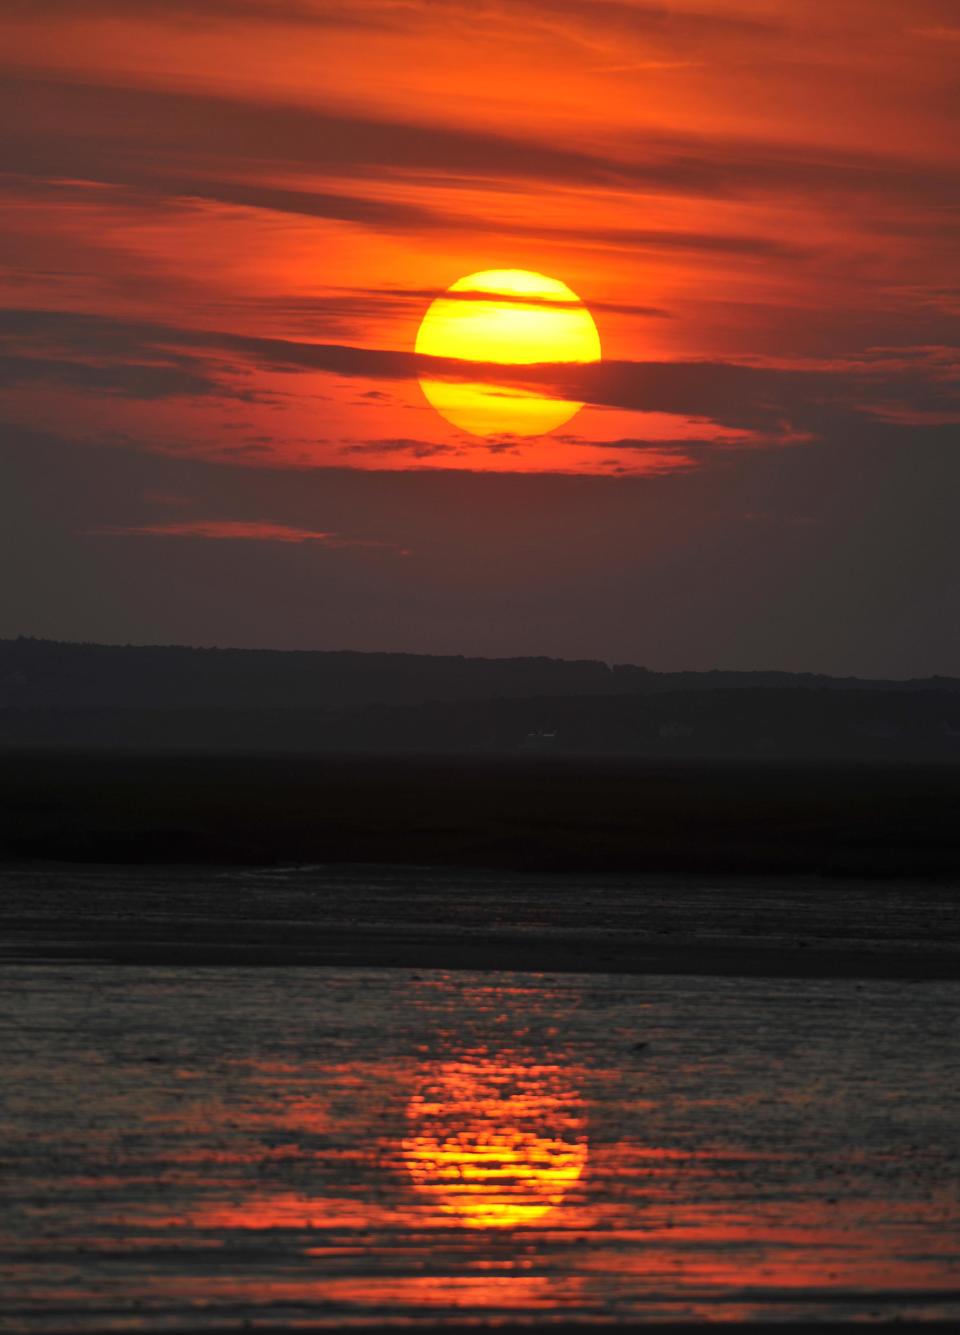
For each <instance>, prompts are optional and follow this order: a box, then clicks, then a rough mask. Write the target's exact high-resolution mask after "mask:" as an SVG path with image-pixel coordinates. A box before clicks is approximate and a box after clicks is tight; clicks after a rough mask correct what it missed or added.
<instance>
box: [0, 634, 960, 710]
mask: <svg viewBox="0 0 960 1335" xmlns="http://www.w3.org/2000/svg"><path fill="white" fill-rule="evenodd" d="M744 687H777V688H783V687H790V688H806V689H820V690H859V691H867V690H884V691H928V690H931V689H933V690H938V691H956V690H960V680H957V679H956V678H944V677H933V678H928V679H925V680H922V681H909V682H897V681H862V680H858V679H857V678H843V679H838V678H832V677H827V676H819V675H815V674H812V673H790V672H727V671H711V672H663V673H661V672H652V671H650V670H649V669H648V668H644V667H636V666H633V665H630V664H618V665H616V666H614V667H610V666H608V665H607V664H606V663H603V662H600V661H598V660H591V659H582V660H567V659H559V658H465V657H462V656H459V655H458V656H450V657H446V656H439V655H438V656H433V655H427V654H387V653H384V654H379V653H357V652H353V651H348V650H343V651H333V652H318V651H281V650H261V649H193V648H185V647H182V646H175V645H174V646H136V645H98V644H67V643H59V642H56V641H50V640H34V639H17V640H0V708H6V709H10V708H16V709H36V708H57V709H91V708H94V709H322V710H328V709H344V708H358V707H362V706H365V705H376V704H381V705H419V704H426V703H427V702H430V701H437V702H441V701H483V700H498V699H503V700H507V699H527V698H534V697H550V696H557V697H577V696H622V695H655V694H662V693H664V692H676V691H693V690H695V691H717V690H723V691H726V690H731V689H737V688H740V689H742V688H744Z"/></svg>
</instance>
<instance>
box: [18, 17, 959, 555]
mask: <svg viewBox="0 0 960 1335" xmlns="http://www.w3.org/2000/svg"><path fill="white" fill-rule="evenodd" d="M958 58H960V15H958V12H957V8H956V4H955V2H954V0H836V2H835V3H831V4H829V5H828V4H819V3H818V4H814V3H810V0H665V2H664V3H653V2H652V0H651V2H650V3H644V2H643V0H637V2H635V3H634V2H632V0H590V3H586V0H551V2H548V0H511V2H510V3H509V4H507V3H505V2H503V3H501V2H500V0H490V3H480V4H475V3H470V4H467V3H457V2H456V0H441V2H440V3H427V0H345V2H344V3H337V2H336V0H327V2H324V0H281V3H270V2H268V0H190V3H186V2H185V0H89V2H88V3H85V4H84V5H83V6H76V5H75V4H72V3H69V0H13V3H8V4H7V5H6V6H4V7H3V10H2V14H0V68H2V72H3V73H2V86H0V88H2V91H0V95H2V119H0V126H2V129H0V141H2V154H0V161H2V163H3V164H4V171H3V174H2V176H0V188H2V190H3V212H2V216H0V232H2V245H0V289H2V290H0V305H2V307H3V309H2V310H0V366H2V368H3V384H4V386H5V388H4V389H3V391H2V394H0V412H2V414H3V420H4V421H5V422H6V423H8V424H9V425H10V427H11V429H13V430H15V431H31V432H40V433H43V434H44V435H46V436H49V437H51V438H56V439H58V440H61V441H66V442H70V441H73V442H77V443H78V445H79V446H96V447H97V448H102V447H104V446H105V445H110V446H120V447H122V448H123V449H125V450H128V451H129V450H132V451H135V452H138V453H144V452H146V453H149V454H151V455H153V456H162V457H164V458H181V459H185V460H189V461H193V462H197V461H201V460H202V461H210V462H212V463H214V464H216V465H217V466H219V467H220V468H221V469H223V470H224V472H225V473H226V472H227V471H232V470H236V469H237V468H238V467H240V466H242V467H245V468H248V469H250V468H252V469H267V470H275V469H277V468H280V469H287V470H294V471H296V472H297V473H303V472H314V471H316V470H321V471H322V470H329V469H337V470H340V469H344V468H346V469H350V470H365V471H370V470H374V471H382V470H391V471H392V470H418V471H422V470H430V469H433V470H451V469H454V470H457V469H469V470H474V471H483V472H499V473H503V472H508V473H510V472H523V473H532V474H536V475H541V474H554V473H566V474H598V475H601V476H608V477H614V478H624V477H625V476H628V475H634V476H639V477H641V478H643V477H647V478H649V477H653V476H665V475H679V476H689V475H691V474H694V473H697V472H700V471H702V470H704V469H705V468H706V469H709V468H711V467H717V468H720V469H723V468H725V467H740V464H739V462H737V461H738V460H739V458H740V456H741V455H743V454H744V453H750V454H756V453H757V452H760V453H769V452H771V451H773V452H782V451H794V450H801V449H804V448H807V447H814V446H818V445H819V446H832V445H834V444H836V443H838V442H841V441H842V442H847V441H851V440H854V441H858V442H860V441H865V440H866V439H867V437H868V436H869V433H870V432H872V431H874V429H876V428H877V425H878V423H879V424H881V425H882V429H883V431H884V433H885V435H884V440H885V441H891V442H894V443H896V441H901V442H902V443H903V445H904V446H906V447H912V443H913V442H914V441H915V440H916V438H917V435H916V433H917V432H920V433H921V434H923V433H927V432H938V431H939V432H941V433H942V432H944V431H948V430H952V429H955V426H956V424H957V423H958V422H960V396H958V394H957V381H958V376H957V357H956V352H955V349H956V346H957V344H958V343H960V338H958V336H957V328H956V325H957V314H958V303H960V295H958V291H960V289H958V278H957V248H958V242H957V238H958V235H960V230H958V227H957V208H958V202H960V189H958V166H960V147H958V145H960V138H958V135H957V133H956V130H957V126H956V103H957V83H956V68H957V60H958ZM490 268H528V269H533V270H537V271H541V272H544V273H547V274H549V275H551V276H554V277H556V278H558V279H560V280H562V281H563V282H565V283H567V284H568V285H569V286H570V287H571V288H573V289H574V291H576V292H577V293H578V294H579V295H580V296H581V297H582V298H583V299H584V301H585V302H586V303H587V305H588V307H589V308H590V309H591V311H592V312H593V314H594V318H595V320H596V323H597V326H598V328H599V331H600V337H601V341H602V345H603V350H604V357H605V366H604V368H603V370H602V372H598V373H597V374H593V375H587V376H586V377H579V378H576V380H575V384H576V389H577V392H578V394H579V396H581V397H582V398H583V399H584V401H585V402H586V404H587V406H586V407H585V408H584V409H583V410H582V411H581V412H580V414H579V415H578V416H576V417H575V418H574V419H573V421H572V422H570V423H568V424H567V425H566V426H565V427H563V428H561V429H560V430H559V431H557V432H555V433H554V434H552V435H548V436H545V437H542V438H535V439H530V440H515V439H511V438H510V437H504V438H500V439H493V440H483V439H478V438H476V437H472V436H469V435H466V434H464V433H463V432H461V431H458V430H457V429H456V428H454V427H453V426H451V425H450V424H448V423H447V422H445V421H444V420H443V419H442V418H441V417H439V416H438V414H437V413H436V412H435V411H434V410H433V409H432V408H431V407H430V405H429V404H428V403H427V402H426V400H425V399H424V396H423V394H422V393H421V391H420V389H419V385H418V382H417V379H416V375H415V372H416V369H417V367H416V364H415V362H414V361H413V359H412V358H411V356H410V354H411V352H412V348H413V342H414V338H415V335H416V331H417V328H418V325H419V322H420V319H421V318H422V316H423V313H424V311H425V310H426V308H427V306H428V305H429V302H430V300H431V298H432V296H433V295H435V294H436V293H438V292H439V291H442V290H443V289H444V288H446V287H447V286H448V285H449V284H450V283H451V282H453V281H454V280H456V279H457V278H459V277H461V276H463V275H464V274H469V273H472V272H474V271H476V270H478V269H490ZM566 385H567V381H566V380H565V379H564V377H561V379H560V381H559V382H556V379H555V378H554V382H551V384H550V386H549V389H550V392H555V393H557V394H559V395H560V396H561V397H562V396H563V393H564V389H565V386H566ZM897 432H899V433H900V434H899V435H897V434H896V433H897ZM731 461H733V462H731ZM225 485H226V484H225ZM227 489H229V486H228V487H227ZM153 490H154V491H155V492H156V490H157V489H156V488H154V489H153ZM198 504H200V502H198ZM135 508H136V507H131V506H129V505H126V506H124V505H118V506H117V507H115V509H114V510H113V511H110V512H108V513H99V512H98V513H94V512H93V511H91V513H90V515H89V527H90V528H91V529H96V530H97V531H99V532H100V533H103V532H106V531H110V530H112V531H113V532H114V533H117V534H118V533H120V532H121V531H123V532H126V533H132V532H133V531H134V530H136V529H137V528H138V526H140V527H141V528H142V529H143V530H144V531H145V532H149V533H150V534H151V535H153V536H156V535H157V534H158V533H160V532H161V531H162V530H163V528H164V525H167V526H168V527H169V532H170V536H171V538H173V537H175V536H177V535H179V536H180V537H181V538H182V537H183V535H184V533H185V532H187V531H189V526H190V525H191V524H193V525H194V529H195V532H197V533H199V531H200V529H203V528H204V526H206V537H207V539H208V540H209V538H210V537H211V534H212V530H211V529H210V526H211V525H216V524H217V523H220V524H224V523H225V524H233V525H234V526H235V527H234V529H233V531H232V534H231V537H232V540H233V541H240V540H241V536H242V535H241V532H240V528H239V527H237V526H238V525H239V526H242V525H244V524H246V525H248V526H250V525H254V526H255V525H256V523H258V522H260V521H263V523H264V525H265V528H264V530H263V538H264V540H265V541H269V540H274V539H276V536H277V534H276V530H277V527H278V525H280V526H282V525H283V524H285V523H288V524H289V526H290V527H291V530H292V531H293V532H294V533H296V532H300V533H306V534H308V535H310V534H319V535H320V536H319V537H316V538H314V539H313V540H314V541H317V542H320V541H321V540H322V538H323V535H326V534H329V533H334V535H336V534H337V533H339V534H340V537H341V538H342V537H343V536H344V534H343V533H342V532H341V530H340V529H333V528H331V524H330V522H329V518H328V517H327V516H324V515H316V516H303V515H300V516H297V517H296V518H294V517H293V516H292V515H284V514H281V513H278V512H276V511H274V512H273V513H269V514H267V513H263V514H256V515H251V514H249V513H236V512H225V510H224V507H223V506H220V507H219V508H218V509H216V510H215V511H214V510H213V509H211V507H210V505H209V504H208V503H205V502H204V503H203V504H202V509H203V512H202V513H196V514H184V513H183V512H182V507H181V509H179V510H176V512H173V511H171V510H170V508H169V507H167V509H166V510H165V509H164V507H163V505H161V504H159V503H154V504H153V506H152V508H150V507H147V508H146V509H144V507H143V506H142V505H141V506H140V510H141V513H134V509H135ZM361 530H362V531H358V532H353V533H348V534H346V536H347V537H348V538H356V539H358V540H360V541H363V542H381V541H382V542H385V543H387V544H391V543H392V544H393V546H394V547H395V548H396V549H397V550H400V549H402V550H408V549H409V547H410V542H411V537H415V536H416V535H410V534H404V535H401V537H400V539H399V541H396V540H395V538H394V536H393V535H387V534H385V533H383V532H371V531H368V530H367V529H366V528H364V527H363V526H361ZM271 534H272V537H271ZM247 536H248V537H251V536H252V531H251V532H248V535H247ZM291 540H292V541H298V540H299V539H296V538H293V539H291ZM305 540H308V539H305Z"/></svg>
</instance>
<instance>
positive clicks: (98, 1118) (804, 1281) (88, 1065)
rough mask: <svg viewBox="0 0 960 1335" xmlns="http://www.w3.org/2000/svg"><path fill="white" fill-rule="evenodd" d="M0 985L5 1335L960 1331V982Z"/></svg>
mask: <svg viewBox="0 0 960 1335" xmlns="http://www.w3.org/2000/svg"><path fill="white" fill-rule="evenodd" d="M41 954H42V951H40V949H39V947H38V948H37V950H35V951H34V954H33V958H32V959H31V958H27V957H25V956H21V957H20V958H19V959H14V961H13V962H12V963H10V964H9V965H8V967H7V968H6V970H5V971H4V974H3V988H4V994H3V1000H4V1007H3V1021H2V1028H0V1064H2V1070H3V1076H4V1084H5V1088H6V1090H7V1098H6V1103H5V1112H4V1120H3V1126H2V1132H0V1156H2V1164H3V1180H4V1188H3V1190H4V1193H5V1196H6V1202H5V1209H4V1212H3V1218H4V1231H5V1236H4V1240H3V1243H2V1268H3V1271H4V1282H3V1312H4V1316H3V1322H4V1326H3V1328H5V1329H9V1330H17V1331H21V1330H23V1331H26V1332H43V1331H54V1330H56V1331H63V1330H70V1331H112V1330H122V1331H128V1330H144V1331H162V1330H163V1331H165V1330H170V1331H176V1330H185V1329H190V1330H193V1331H203V1330H211V1331H213V1330H217V1329H221V1328H226V1327H239V1326H241V1325H242V1323H244V1322H249V1323H251V1324H252V1326H253V1328H256V1327H257V1326H259V1325H267V1324H270V1325H271V1326H272V1327H273V1328H276V1327H284V1326H289V1327H291V1328H295V1327H296V1326H298V1325H308V1324H323V1323H329V1324H331V1325H334V1324H339V1325H345V1324H346V1325H349V1324H353V1323H356V1324H363V1323H383V1322H388V1323H404V1322H411V1321H413V1322H430V1323H436V1322H441V1323H442V1322H445V1321H463V1320H464V1319H468V1320H484V1321H486V1320H494V1319H497V1320H507V1319H512V1320H521V1321H539V1322H543V1321H546V1322H549V1321H553V1320H561V1319H563V1320H570V1319H574V1320H581V1319H582V1320H603V1321H613V1322H620V1321H628V1320H635V1319H645V1320H682V1319H689V1318H696V1319H698V1318H704V1317H708V1318H712V1319H720V1320H742V1319H761V1318H773V1319H777V1320H780V1319H788V1318H796V1319H800V1318H814V1319H826V1318H830V1317H832V1318H837V1317H839V1318H871V1317H875V1318H880V1319H891V1318H898V1317H903V1318H909V1317H923V1318H934V1317H937V1318H946V1317H951V1316H953V1317H956V1318H960V1268H958V1263H957V1253H958V1246H957V1244H958V1223H960V1208H958V1196H960V1157H958V1156H960V1136H958V1127H960V1081H958V1070H960V1063H958V1057H960V1050H958V1039H957V1035H958V1032H960V985H958V984H955V983H952V982H949V981H919V982H918V981H910V980H907V979H900V980H877V979H867V980H861V981H857V980H855V979H842V978H828V979H823V978H820V979H817V978H806V979H797V978H793V979H777V978H769V977H766V978H764V977H753V978H735V977H723V978H717V977H709V976H699V977H691V976H672V977H671V976H646V977H641V976H626V975H611V974H607V975H605V974H602V973H594V974H591V975H581V974H575V973H567V974H544V973H538V974H531V973H517V972H515V973H507V972H494V971H486V972H478V971H473V972H471V971H460V972H456V973H451V972H443V971H440V970H424V969H417V970H412V969H408V968H403V969H399V968H393V969H390V968H380V969H363V968H344V967H329V968H304V967H273V966H270V965H263V966H261V967H259V968H237V967H223V966H222V965H217V966H208V967H196V966H192V965H190V966H184V965H170V966H167V967H153V966H143V965H136V966H131V965H127V966H124V965H118V964H116V963H112V962H106V963H104V962H100V963H97V962H86V963H83V962H79V963H78V962H75V961H67V962H63V961H44V959H42V958H40V956H41Z"/></svg>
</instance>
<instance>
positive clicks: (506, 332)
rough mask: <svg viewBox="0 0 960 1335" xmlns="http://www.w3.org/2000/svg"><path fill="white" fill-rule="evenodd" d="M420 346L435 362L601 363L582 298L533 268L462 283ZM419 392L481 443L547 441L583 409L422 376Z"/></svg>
mask: <svg viewBox="0 0 960 1335" xmlns="http://www.w3.org/2000/svg"><path fill="white" fill-rule="evenodd" d="M415 346H416V351H417V352H418V353H421V354H425V355H427V356H431V357H451V358H455V359H457V360H462V361H472V362H495V363H498V364H500V365H514V366H516V365H521V366H528V365H530V364H532V363H534V362H597V361H599V360H600V357H601V351H600V335H599V334H598V333H597V326H596V325H595V324H594V321H593V316H592V315H591V314H590V312H589V311H588V310H587V308H586V306H584V304H583V302H582V301H581V300H580V298H579V297H578V296H577V294H576V292H574V291H573V290H572V289H571V288H569V287H567V285H566V283H561V282H560V281H559V279H557V278H548V277H547V276H546V275H545V274H542V273H533V272H531V271H530V270H528V269H484V270H482V271H481V272H479V273H472V274H469V275H468V276H467V277H466V278H460V279H458V280H457V282H455V283H454V284H452V286H450V287H448V288H447V290H446V292H445V293H444V294H443V295H442V296H440V297H437V299H436V300H435V301H434V302H433V303H432V304H431V306H430V307H429V309H428V310H427V313H426V314H425V315H424V317H423V320H422V322H421V324H420V329H419V331H418V333H417V341H416V345H415ZM420 385H421V387H422V389H423V392H424V394H425V395H426V396H427V399H428V400H429V402H430V403H431V404H432V405H433V407H434V408H436V410H437V412H438V413H440V415H441V416H442V417H445V418H446V419H447V421H448V422H452V423H453V425H454V426H458V427H460V428H461V429H462V430H463V431H469V432H470V433H471V435H474V436H499V435H515V436H542V435H544V434H545V433H546V432H548V431H554V430H556V428H557V427H558V426H562V425H563V424H564V422H569V420H570V418H571V417H573V416H574V414H576V413H578V412H579V411H580V409H581V408H582V407H583V404H582V403H573V402H571V401H570V400H569V399H554V398H550V397H549V396H548V395H544V394H538V393H536V392H529V391H525V390H520V389H509V388H504V387H501V386H498V385H492V384H484V383H481V382H479V381H473V380H434V379H430V378H429V377H427V376H421V377H420Z"/></svg>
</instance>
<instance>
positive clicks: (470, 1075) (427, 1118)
mask: <svg viewBox="0 0 960 1335" xmlns="http://www.w3.org/2000/svg"><path fill="white" fill-rule="evenodd" d="M407 1125H408V1131H407V1134H406V1136H405V1137H404V1139H403V1144H402V1149H403V1158H404V1163H405V1164H406V1167H407V1170H408V1172H409V1174H410V1177H411V1179H412V1180H413V1183H414V1185H415V1186H416V1188H417V1189H418V1191H420V1192H421V1193H423V1196H424V1197H425V1203H429V1204H430V1205H432V1206H433V1207H434V1208H435V1209H437V1210H439V1211H440V1212H442V1213H444V1214H448V1215H454V1216H456V1217H457V1218H458V1219H459V1220H460V1222H461V1223H462V1224H464V1225H466V1226H467V1227H470V1228H511V1227H517V1226H522V1225H524V1224H529V1223H532V1222H533V1221H535V1220H538V1219H541V1218H543V1216H544V1215H546V1214H548V1213H549V1212H550V1211H551V1210H554V1209H555V1208H556V1207H557V1206H558V1205H560V1204H561V1202H562V1201H563V1200H564V1197H565V1196H566V1195H567V1193H568V1192H569V1191H570V1189H571V1187H572V1186H573V1185H574V1184H575V1183H576V1182H577V1181H578V1179H579V1178H580V1176H581V1174H582V1173H583V1170H584V1167H585V1165H586V1162H587V1137H586V1134H585V1131H584V1127H585V1118H584V1116H583V1107H582V1103H581V1100H580V1097H579V1095H578V1093H577V1092H576V1090H574V1089H573V1088H572V1087H571V1086H570V1085H569V1084H568V1083H567V1081H566V1080H565V1079H564V1076H563V1073H562V1071H561V1070H560V1068H559V1067H557V1066H552V1065H544V1064H536V1063H534V1062H532V1061H531V1060H524V1059H523V1057H522V1056H520V1055H519V1054H517V1053H515V1052H504V1053H499V1054H497V1055H496V1056H488V1055H486V1054H485V1053H483V1052H471V1053H466V1054H464V1055H463V1056H462V1057H460V1058H459V1059H457V1060H451V1061H445V1062H438V1063H435V1064H433V1065H432V1066H430V1067H429V1068H428V1070H427V1072H426V1073H425V1075H424V1078H423V1080H422V1081H421V1083H420V1086H419V1088H418V1089H417V1092H416V1093H415V1094H414V1096H413V1098H412V1099H411V1100H410V1103H409V1106H408V1108H407Z"/></svg>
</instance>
